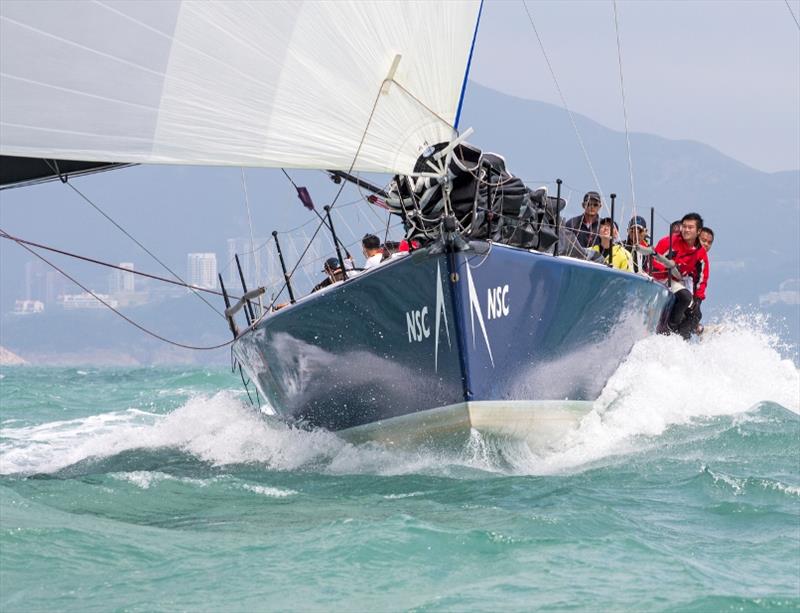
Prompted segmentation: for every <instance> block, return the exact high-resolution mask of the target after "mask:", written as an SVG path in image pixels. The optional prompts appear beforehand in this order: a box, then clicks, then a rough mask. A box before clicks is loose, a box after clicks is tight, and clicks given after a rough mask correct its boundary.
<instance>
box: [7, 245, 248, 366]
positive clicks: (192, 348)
mask: <svg viewBox="0 0 800 613" xmlns="http://www.w3.org/2000/svg"><path fill="white" fill-rule="evenodd" d="M9 238H11V240H13V241H15V242H16V243H17V244H18V245H19V246H20V247H22V248H23V249H25V250H26V251H29V252H30V253H32V254H33V255H34V256H36V257H37V258H39V259H40V260H42V261H43V262H44V263H45V264H47V265H48V266H50V267H51V268H53V269H55V270H57V271H58V272H60V273H61V274H62V275H64V276H65V277H66V278H67V279H69V280H70V281H72V282H73V283H74V284H75V285H77V286H78V287H80V288H81V289H82V290H83V291H85V292H86V293H87V294H89V295H90V296H92V297H93V298H94V299H95V300H97V301H98V302H100V303H101V304H103V305H104V306H105V307H107V308H108V309H110V310H111V311H113V312H114V313H116V314H117V315H118V316H119V317H121V318H122V319H124V320H125V321H127V322H128V323H129V324H131V325H132V326H134V327H135V328H138V329H139V330H141V331H142V332H144V333H145V334H148V335H150V336H152V337H153V338H155V339H158V340H160V341H163V342H165V343H167V344H169V345H173V346H175V347H181V348H182V349H191V350H193V351H210V350H212V349H220V348H222V347H227V346H228V345H230V344H232V343H233V341H234V340H235V339H231V340H229V341H227V342H225V343H220V344H219V345H212V346H210V347H198V346H195V345H186V344H184V343H179V342H177V341H173V340H170V339H168V338H165V337H163V336H161V335H160V334H157V333H156V332H153V331H152V330H148V329H147V328H145V327H144V326H142V325H141V324H139V323H137V322H135V321H134V320H132V319H131V318H130V317H128V316H127V315H125V314H124V313H122V312H121V311H119V310H117V309H116V308H114V307H113V306H111V305H110V304H109V303H108V302H106V301H105V300H103V299H102V298H100V296H98V295H97V294H95V293H94V292H93V291H92V290H90V289H89V288H88V287H86V286H85V285H83V284H82V283H80V282H79V281H78V280H77V279H75V278H74V277H72V276H70V275H69V274H68V273H66V272H64V271H63V270H61V269H60V268H59V267H58V266H56V265H55V264H53V263H52V262H51V261H50V260H48V259H47V258H46V257H44V256H43V255H41V254H39V253H37V252H36V251H34V250H33V249H31V248H30V247H28V246H27V245H25V244H23V243H22V242H21V241H18V240H16V239H15V238H14V237H13V236H9Z"/></svg>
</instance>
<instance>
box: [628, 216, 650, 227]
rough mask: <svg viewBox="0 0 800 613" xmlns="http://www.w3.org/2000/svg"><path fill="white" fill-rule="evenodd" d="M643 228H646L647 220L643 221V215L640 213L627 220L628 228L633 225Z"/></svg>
mask: <svg viewBox="0 0 800 613" xmlns="http://www.w3.org/2000/svg"><path fill="white" fill-rule="evenodd" d="M637 226H638V227H639V228H644V229H645V230H647V222H645V220H644V217H642V216H641V215H637V216H636V217H631V220H630V222H628V230H630V229H631V228H634V227H637Z"/></svg>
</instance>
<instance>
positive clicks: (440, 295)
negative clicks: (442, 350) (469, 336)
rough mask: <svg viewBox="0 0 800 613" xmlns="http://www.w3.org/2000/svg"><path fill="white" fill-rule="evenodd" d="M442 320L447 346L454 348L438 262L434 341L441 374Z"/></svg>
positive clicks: (435, 361) (437, 365)
mask: <svg viewBox="0 0 800 613" xmlns="http://www.w3.org/2000/svg"><path fill="white" fill-rule="evenodd" d="M441 319H444V331H445V332H447V346H448V347H452V345H451V344H450V326H448V325H447V310H446V309H445V306H444V292H443V291H442V271H441V268H440V266H439V262H436V340H435V341H434V347H435V348H436V354H435V357H434V358H433V364H434V369H435V371H436V372H439V323H440V321H441Z"/></svg>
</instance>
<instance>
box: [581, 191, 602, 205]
mask: <svg viewBox="0 0 800 613" xmlns="http://www.w3.org/2000/svg"><path fill="white" fill-rule="evenodd" d="M589 200H597V201H598V202H600V203H602V202H603V200H602V198H600V194H598V193H597V192H586V195H585V196H584V197H583V204H586V203H587V202H589Z"/></svg>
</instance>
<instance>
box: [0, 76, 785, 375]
mask: <svg viewBox="0 0 800 613" xmlns="http://www.w3.org/2000/svg"><path fill="white" fill-rule="evenodd" d="M574 117H575V122H576V124H577V126H578V129H579V130H580V133H581V135H582V137H583V140H584V142H585V144H586V148H587V150H588V152H589V155H590V157H591V161H592V164H593V165H594V168H595V171H596V173H597V175H598V178H599V181H600V183H601V186H602V188H603V191H604V193H605V194H606V196H607V195H608V194H609V193H611V192H616V193H618V194H620V202H621V203H623V204H626V205H627V206H626V211H625V216H626V219H620V225H621V226H623V225H624V224H625V223H626V221H627V217H629V216H630V213H631V208H630V204H629V203H630V197H629V192H630V188H629V175H628V162H627V151H626V147H625V135H624V133H622V132H619V131H615V130H611V129H609V128H607V127H604V126H602V125H600V124H598V123H596V122H594V121H592V120H591V119H588V118H586V117H583V116H580V115H575V116H574ZM742 121H747V118H742ZM470 126H471V127H473V128H474V129H475V134H474V135H473V136H472V137H471V141H472V142H474V143H475V144H476V145H478V146H480V147H482V148H483V149H484V150H489V151H495V152H497V153H500V154H502V155H503V156H504V157H505V158H506V161H507V166H508V168H509V170H511V171H512V172H513V173H515V174H517V175H518V176H520V177H522V178H524V179H525V180H527V181H529V182H530V183H531V184H534V185H535V184H536V183H538V182H540V181H541V182H549V181H554V180H555V179H556V178H557V177H560V178H562V179H563V180H564V184H565V194H566V195H568V196H570V203H569V205H568V208H567V211H566V214H568V215H570V216H571V215H575V214H578V213H579V212H580V199H581V197H582V195H583V192H584V191H586V190H589V189H593V188H594V183H593V180H592V176H591V173H590V171H589V168H588V166H587V164H586V162H585V160H584V158H583V154H582V153H581V150H580V147H579V145H578V142H577V139H576V137H575V134H574V132H573V129H572V126H571V124H570V121H569V117H568V116H567V114H566V112H565V111H564V110H563V109H561V108H559V107H556V106H553V105H550V104H545V103H542V102H536V101H532V100H523V99H520V98H515V97H512V96H508V95H505V94H502V93H499V92H497V91H494V90H491V89H488V88H485V87H482V86H480V85H477V84H475V83H471V84H470V86H469V89H468V92H467V97H466V100H465V106H464V112H463V115H462V119H461V126H460V127H461V128H462V129H463V128H467V127H470ZM731 129H735V126H732V127H731ZM760 146H764V147H767V146H769V143H763V144H762V145H760ZM631 148H632V153H633V169H634V179H635V188H636V197H637V204H638V207H639V209H638V212H639V213H640V214H643V215H644V216H645V217H646V218H648V219H649V207H650V206H655V207H656V213H657V215H656V235H657V236H662V235H664V234H666V230H667V221H665V220H673V219H677V218H680V217H681V215H683V214H684V213H686V212H688V211H697V212H699V213H701V214H702V215H703V216H704V218H705V219H706V223H707V224H708V225H709V226H711V227H713V228H714V230H715V232H716V235H717V240H716V242H715V244H714V248H713V250H712V253H711V282H710V285H709V292H708V296H709V298H708V301H707V305H706V308H705V309H704V312H706V313H708V314H713V312H714V311H715V310H716V311H719V310H720V309H724V308H727V307H729V306H733V305H743V306H746V305H755V307H756V308H758V309H761V310H767V311H770V312H773V313H776V314H778V315H780V316H781V317H784V318H786V320H787V323H788V325H789V331H790V332H789V334H790V336H791V338H792V340H793V341H794V342H795V343H797V339H798V337H800V321H798V319H800V312H799V311H798V309H799V308H800V306H798V302H797V301H796V294H797V292H796V291H795V290H791V289H790V290H786V288H787V287H788V288H797V287H798V286H797V284H796V283H795V284H792V283H788V284H787V283H786V282H787V281H789V280H791V279H798V278H800V255H799V254H800V250H799V249H798V239H799V238H800V171H791V172H779V173H771V174H770V173H764V172H760V171H758V170H756V169H753V168H750V167H748V166H746V165H744V164H742V163H741V162H738V161H736V160H734V159H731V158H730V157H727V156H725V155H723V154H722V153H720V152H718V151H716V150H715V149H713V148H712V147H709V146H707V145H704V144H702V143H697V142H693V141H686V140H670V139H665V138H661V137H658V136H653V135H649V134H640V133H633V134H632V135H631ZM291 174H292V176H293V178H295V180H296V181H297V182H299V183H300V184H305V185H308V186H309V189H310V190H311V193H312V195H313V197H314V198H315V201H316V202H317V204H318V206H321V205H322V204H325V202H327V201H329V199H330V198H331V197H332V194H333V193H334V186H333V185H332V184H331V183H330V181H329V180H328V179H327V178H326V177H325V176H324V175H323V174H322V173H319V172H308V171H306V172H300V171H293V172H291ZM74 184H75V185H76V186H77V187H79V188H80V189H81V191H82V192H83V193H84V194H85V195H86V196H87V197H89V198H90V199H92V201H93V202H95V203H96V204H97V205H99V206H100V207H101V208H102V209H103V210H104V211H105V212H106V213H108V214H109V215H111V216H112V217H113V218H114V219H115V220H117V221H118V222H119V223H121V224H122V225H123V226H124V227H125V228H126V229H127V230H128V231H129V232H130V233H131V234H133V235H134V236H136V237H137V238H138V239H140V240H141V241H142V242H143V243H144V244H145V245H146V246H148V247H149V248H151V250H153V251H155V252H156V253H157V254H158V256H159V257H160V258H161V259H162V260H164V261H165V262H167V263H168V264H169V265H170V266H171V267H174V269H175V270H176V271H178V272H179V273H180V274H185V272H186V253H187V252H191V251H214V252H216V253H217V254H218V258H219V261H220V267H221V268H222V267H224V266H225V255H226V243H225V241H226V239H228V238H231V237H235V236H249V229H248V225H247V213H246V208H245V203H244V195H243V191H242V182H241V173H240V171H239V169H234V168H187V167H135V168H130V169H123V170H117V171H112V172H108V173H104V174H102V175H96V176H91V177H85V178H82V179H76V180H75V181H74ZM247 187H248V198H249V203H250V206H251V210H252V215H253V224H254V227H255V232H256V235H257V236H258V235H261V236H268V235H269V234H270V232H271V231H272V230H273V229H278V230H283V229H287V228H292V227H296V226H298V225H301V224H303V223H305V222H309V221H311V222H312V223H314V220H313V215H311V214H310V213H309V212H308V211H307V210H305V209H304V208H303V207H302V206H301V205H300V204H299V203H298V202H297V200H296V197H295V195H294V190H293V189H292V188H291V186H290V185H289V183H288V181H287V180H286V179H285V177H284V176H283V175H282V174H281V173H280V172H279V171H273V170H248V171H247ZM355 198H358V193H357V192H355V191H354V190H351V191H349V192H348V193H347V194H346V195H343V199H342V200H343V201H347V200H350V201H352V200H353V199H355ZM620 208H622V207H620ZM358 209H359V207H352V208H350V209H347V211H349V213H348V214H349V215H350V216H349V222H348V227H345V228H342V229H341V233H342V234H347V235H348V236H349V237H350V239H352V238H353V237H354V236H356V235H358V236H360V234H359V233H363V230H364V229H366V228H365V224H374V223H375V216H372V215H371V214H370V213H366V212H364V211H363V210H362V212H361V213H358V212H357V211H358ZM619 216H620V217H621V216H622V215H621V214H619ZM350 226H352V228H351V227H350ZM0 227H2V228H3V229H4V230H6V231H9V232H12V233H17V234H18V235H20V236H23V237H26V238H30V239H32V240H36V241H40V242H43V243H49V244H54V245H56V246H59V247H61V248H65V249H72V250H74V251H77V252H78V253H82V254H86V255H90V256H92V257H96V258H99V259H105V260H109V261H116V262H122V261H132V262H136V267H137V269H138V270H145V271H152V272H157V273H162V272H163V271H162V270H161V269H160V267H159V266H158V265H157V264H155V263H154V262H153V261H152V260H150V259H149V258H148V257H147V256H145V255H144V254H143V252H142V251H141V250H140V249H139V248H138V247H136V246H135V245H134V244H133V243H131V242H130V240H129V239H127V238H126V237H124V236H123V235H122V234H121V233H120V232H119V231H118V230H117V229H115V228H114V227H113V226H111V225H110V224H109V223H108V222H107V220H105V219H103V218H102V217H101V216H100V215H99V214H98V213H97V212H96V211H95V210H94V209H93V208H92V207H91V206H89V205H88V204H87V203H86V202H85V201H83V200H82V198H81V197H80V196H79V195H77V194H75V193H73V192H72V190H70V188H69V187H68V186H63V185H61V184H59V183H53V184H48V185H41V186H36V187H32V188H22V189H14V190H8V191H4V192H1V193H0ZM369 227H372V226H369ZM310 229H311V230H313V226H310ZM300 238H301V239H302V237H300ZM286 250H287V251H288V252H289V254H290V260H292V259H293V257H294V256H293V255H292V254H293V253H294V252H293V251H292V250H291V248H286ZM30 259H31V256H30V254H28V253H26V252H25V251H23V250H21V249H20V248H18V247H17V246H16V245H13V244H8V242H7V241H0V273H2V274H0V308H1V309H2V311H3V313H5V314H7V313H8V312H9V311H10V310H11V309H12V308H13V304H14V300H15V299H18V298H22V297H24V296H23V294H24V265H25V262H26V261H28V260H30ZM57 261H58V262H59V263H63V264H64V265H65V266H66V267H67V269H68V270H70V271H72V272H73V274H76V275H77V276H78V277H79V278H81V279H83V280H88V281H90V282H91V283H90V284H92V286H93V287H95V288H99V289H101V290H103V289H104V283H105V281H104V279H105V276H106V275H107V274H108V273H107V271H96V270H95V269H93V268H89V267H87V266H79V265H76V264H74V263H72V262H68V261H65V260H64V259H63V258H62V259H58V260H57ZM314 272H316V269H314ZM782 284H783V285H782ZM73 291H78V290H77V289H75V290H73ZM760 297H762V298H764V300H762V301H761V302H763V304H761V305H759V302H760V301H759V298H760ZM207 313H209V314H211V315H212V319H207V318H206V314H207ZM131 314H132V315H135V317H136V318H137V319H139V318H140V319H142V320H143V321H145V322H146V323H147V325H148V326H151V327H153V328H154V329H156V330H159V331H162V332H168V333H169V334H171V335H172V336H174V337H176V338H179V339H180V340H183V341H187V342H190V343H191V342H192V341H196V342H198V344H203V343H202V342H199V341H201V340H203V341H208V343H207V344H212V342H217V341H219V340H224V339H225V338H226V334H227V328H226V327H225V324H224V321H222V320H221V318H217V319H213V313H212V312H210V311H209V310H208V309H207V308H206V307H205V305H203V304H201V303H199V301H196V299H194V298H193V297H191V296H187V297H186V298H184V299H181V300H180V301H179V302H177V303H164V304H162V305H151V306H147V307H139V308H137V309H132V310H131ZM112 322H113V323H112ZM123 329H124V330H125V331H123ZM0 332H2V334H0V341H2V344H3V345H4V346H5V347H7V348H9V349H11V350H12V351H14V352H16V353H18V354H19V355H20V356H22V357H23V358H27V357H29V356H33V357H34V360H33V361H34V362H35V361H37V360H38V361H41V360H44V361H57V359H58V355H61V356H62V357H64V356H67V358H68V359H67V360H66V361H72V362H77V361H80V360H81V359H83V358H82V357H81V352H83V355H84V356H89V357H91V356H94V358H93V360H96V361H100V360H105V359H107V356H109V355H113V354H114V352H118V354H119V355H120V356H124V357H123V358H120V359H124V360H129V361H130V362H131V363H149V362H153V361H169V360H175V361H192V360H197V359H201V358H199V357H198V356H194V355H193V354H189V353H187V352H184V351H172V350H165V349H164V350H162V349H159V348H158V347H157V344H156V341H154V340H153V339H150V338H147V337H144V336H143V335H142V334H141V333H140V332H138V331H137V330H135V329H133V328H130V327H129V326H127V325H126V324H123V323H121V322H120V321H119V320H118V319H117V318H115V317H114V316H113V315H112V314H110V313H104V314H101V313H84V314H58V313H52V312H51V313H50V314H46V315H45V316H41V317H40V316H32V317H16V318H15V317H13V316H8V315H6V316H4V317H3V320H2V329H1V330H0ZM104 356H105V357H104ZM226 356H227V353H226V352H224V351H222V352H217V353H216V354H214V355H212V356H203V357H202V359H203V360H206V359H208V358H211V359H214V360H216V361H220V362H221V361H224V360H225V359H226Z"/></svg>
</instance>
